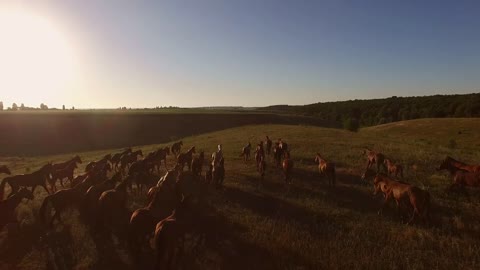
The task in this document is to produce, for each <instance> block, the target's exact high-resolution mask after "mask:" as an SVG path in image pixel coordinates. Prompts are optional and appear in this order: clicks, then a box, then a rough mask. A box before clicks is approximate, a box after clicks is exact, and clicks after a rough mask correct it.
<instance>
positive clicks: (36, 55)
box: [0, 10, 76, 106]
mask: <svg viewBox="0 0 480 270" xmlns="http://www.w3.org/2000/svg"><path fill="white" fill-rule="evenodd" d="M0 37H1V39H0V40H1V41H0V97H1V98H4V99H7V100H12V101H15V102H17V103H25V105H31V106H38V104H40V102H44V101H52V100H58V98H59V97H60V96H64V95H65V93H66V92H68V91H69V89H68V88H69V86H70V85H71V83H72V82H73V80H74V77H75V76H76V70H75V68H76V63H75V62H76V61H75V59H74V53H73V50H72V48H71V46H70V44H69V42H68V41H67V39H66V37H65V36H64V35H63V33H61V32H60V31H59V30H58V28H57V27H55V25H54V24H53V23H52V22H51V21H49V20H48V19H47V18H44V17H41V16H38V15H35V14H30V13H28V12H25V11H13V10H5V11H1V10H0ZM37 103H38V104H37Z"/></svg>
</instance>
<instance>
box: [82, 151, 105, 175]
mask: <svg viewBox="0 0 480 270" xmlns="http://www.w3.org/2000/svg"><path fill="white" fill-rule="evenodd" d="M105 164H109V159H108V155H107V156H105V157H103V158H102V159H100V160H97V161H91V162H90V163H88V164H87V166H86V167H85V172H90V171H92V170H94V169H95V168H97V167H103V166H105Z"/></svg>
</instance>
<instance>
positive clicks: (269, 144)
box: [265, 136, 272, 156]
mask: <svg viewBox="0 0 480 270" xmlns="http://www.w3.org/2000/svg"><path fill="white" fill-rule="evenodd" d="M265 144H266V152H267V155H269V156H270V153H271V152H272V140H270V138H269V137H268V136H266V143H265Z"/></svg>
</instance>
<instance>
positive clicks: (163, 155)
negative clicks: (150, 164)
mask: <svg viewBox="0 0 480 270" xmlns="http://www.w3.org/2000/svg"><path fill="white" fill-rule="evenodd" d="M168 155H170V148H169V147H168V146H166V147H164V148H162V149H159V150H157V160H158V171H160V166H161V165H162V161H163V164H165V169H167V156H168Z"/></svg>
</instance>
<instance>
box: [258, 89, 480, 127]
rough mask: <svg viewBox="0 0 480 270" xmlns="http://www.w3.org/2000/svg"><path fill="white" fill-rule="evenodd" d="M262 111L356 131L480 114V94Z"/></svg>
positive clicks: (330, 103)
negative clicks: (411, 121) (419, 119)
mask: <svg viewBox="0 0 480 270" xmlns="http://www.w3.org/2000/svg"><path fill="white" fill-rule="evenodd" d="M262 110H266V111H273V112H280V113H293V114H300V115H304V116H311V117H317V118H320V119H322V120H327V121H333V122H337V123H342V124H343V126H344V127H345V128H346V129H349V130H356V129H358V128H359V127H361V126H374V125H381V124H386V123H390V122H395V121H402V120H410V119H418V118H445V117H479V116H480V93H473V94H465V95H434V96H421V97H396V96H393V97H390V98H384V99H370V100H349V101H338V102H323V103H314V104H309V105H303V106H289V105H276V106H269V107H265V108H262Z"/></svg>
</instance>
